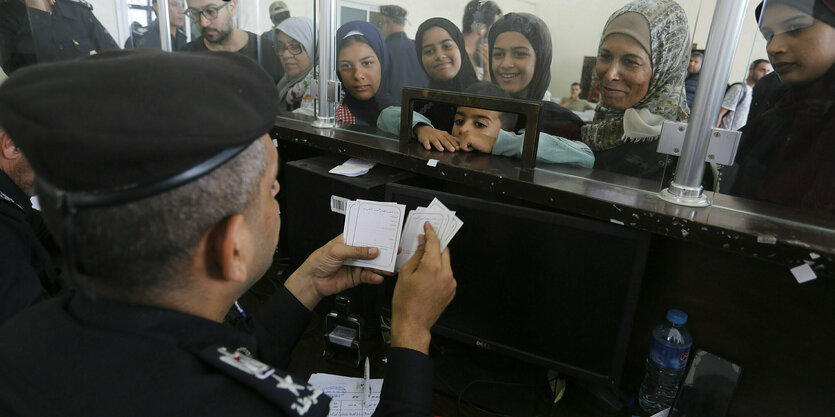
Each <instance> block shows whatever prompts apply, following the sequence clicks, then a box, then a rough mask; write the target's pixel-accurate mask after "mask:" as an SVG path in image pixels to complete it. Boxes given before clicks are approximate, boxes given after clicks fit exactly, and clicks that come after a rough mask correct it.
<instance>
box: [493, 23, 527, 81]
mask: <svg viewBox="0 0 835 417" xmlns="http://www.w3.org/2000/svg"><path fill="white" fill-rule="evenodd" d="M490 54H491V55H490V56H491V61H492V69H493V76H494V77H495V79H496V82H497V83H498V84H499V87H501V88H502V89H503V90H504V91H507V92H508V93H510V94H511V95H512V96H514V97H526V96H527V93H528V90H530V84H531V80H532V79H533V75H534V72H535V71H536V52H535V51H534V50H533V46H532V45H531V42H530V41H528V38H526V37H525V36H524V35H522V34H521V33H519V32H503V33H501V34H500V35H499V36H498V37H496V42H495V43H494V44H493V50H492V51H490Z"/></svg>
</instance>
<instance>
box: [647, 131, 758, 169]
mask: <svg viewBox="0 0 835 417" xmlns="http://www.w3.org/2000/svg"><path fill="white" fill-rule="evenodd" d="M686 133H687V123H684V122H671V121H667V122H664V127H662V128H661V139H660V140H659V141H658V149H657V150H658V152H659V153H663V154H667V155H673V156H680V155H681V150H682V148H683V147H684V146H683V145H684V135H685V134H686ZM741 137H742V132H739V131H736V130H727V129H719V128H713V129H712V130H711V131H710V143H709V145H708V147H707V155H705V162H710V163H714V164H719V165H733V163H734V159H736V151H737V150H738V149H739V139H740V138H741Z"/></svg>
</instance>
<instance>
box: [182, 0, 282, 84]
mask: <svg viewBox="0 0 835 417" xmlns="http://www.w3.org/2000/svg"><path fill="white" fill-rule="evenodd" d="M187 5H188V8H187V9H186V15H187V16H188V17H189V18H190V19H191V20H192V22H194V24H195V25H196V26H197V29H198V30H199V32H200V37H198V38H197V39H194V40H193V41H191V42H189V43H187V44H186V45H185V46H184V47H183V48H182V50H183V51H233V52H238V53H241V54H243V55H246V56H248V57H250V58H252V59H254V60H255V61H257V62H258V63H259V64H260V65H261V67H263V68H264V69H265V70H266V71H267V72H268V73H269V74H270V75H271V76H272V77H273V79H274V80H275V81H276V82H278V81H279V80H280V79H281V77H282V76H283V75H284V70H283V69H282V68H281V64H279V62H278V56H277V55H276V54H275V49H274V45H273V42H272V41H271V40H269V39H266V38H264V37H260V36H258V35H256V34H255V33H252V32H249V31H246V30H242V29H239V28H238V27H237V24H236V23H235V16H236V15H237V13H238V2H237V0H228V1H224V0H187Z"/></svg>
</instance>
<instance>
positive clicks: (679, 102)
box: [582, 0, 690, 151]
mask: <svg viewBox="0 0 835 417" xmlns="http://www.w3.org/2000/svg"><path fill="white" fill-rule="evenodd" d="M625 13H638V14H640V15H641V16H643V17H644V18H645V19H646V21H647V23H648V24H649V33H650V49H651V51H648V52H649V55H650V59H651V60H652V77H651V78H650V82H649V88H648V89H647V94H646V95H645V96H644V98H643V99H641V101H640V102H638V104H636V105H635V106H634V107H632V108H629V109H626V110H618V109H613V108H609V107H607V106H605V105H602V104H601V105H599V106H597V109H596V111H595V114H594V120H593V121H592V123H591V124H588V125H585V126H583V128H582V132H583V141H584V142H585V143H586V144H588V145H589V146H590V147H591V148H592V149H593V150H596V151H601V150H606V149H611V148H614V147H616V146H618V145H620V144H622V143H625V142H644V141H655V140H658V138H659V136H660V134H661V126H662V125H663V124H664V121H666V120H673V121H682V120H687V118H688V117H689V114H690V110H689V109H688V107H687V103H686V101H685V100H684V96H685V93H684V78H685V76H686V75H687V64H688V63H689V61H690V34H689V26H688V25H687V15H686V14H685V13H684V9H682V8H681V6H680V5H679V4H678V3H676V2H675V1H673V0H636V1H633V2H631V3H629V4H627V5H626V6H624V7H623V8H621V9H620V10H618V11H616V12H615V13H614V14H612V16H610V17H609V20H608V21H607V22H606V26H605V27H604V30H603V33H604V36H605V35H606V34H607V30H606V28H608V27H609V25H610V24H611V23H612V21H613V20H615V19H616V18H618V17H619V16H621V15H623V14H625ZM604 40H605V37H601V39H600V45H601V46H602V45H603V41H604ZM638 42H639V43H641V42H640V40H638Z"/></svg>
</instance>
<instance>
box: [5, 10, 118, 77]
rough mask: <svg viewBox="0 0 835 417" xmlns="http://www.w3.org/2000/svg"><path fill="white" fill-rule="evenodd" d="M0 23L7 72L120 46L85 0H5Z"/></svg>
mask: <svg viewBox="0 0 835 417" xmlns="http://www.w3.org/2000/svg"><path fill="white" fill-rule="evenodd" d="M0 1H3V0H0ZM0 26H2V29H0V38H1V39H0V50H2V51H3V52H2V54H3V56H2V65H3V69H4V70H5V71H6V73H8V74H11V73H12V72H13V71H14V70H16V69H18V68H20V67H23V66H26V65H31V64H34V63H38V62H53V61H62V60H66V59H72V58H76V57H79V56H86V55H90V53H91V52H94V51H95V52H100V51H103V50H107V49H118V48H119V46H118V45H117V44H116V41H114V40H113V37H111V36H110V33H108V32H107V29H105V28H104V26H102V24H101V22H99V20H98V19H97V18H96V17H95V16H94V15H93V6H91V5H90V4H89V3H87V2H85V1H84V0H5V2H3V4H2V5H0Z"/></svg>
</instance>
